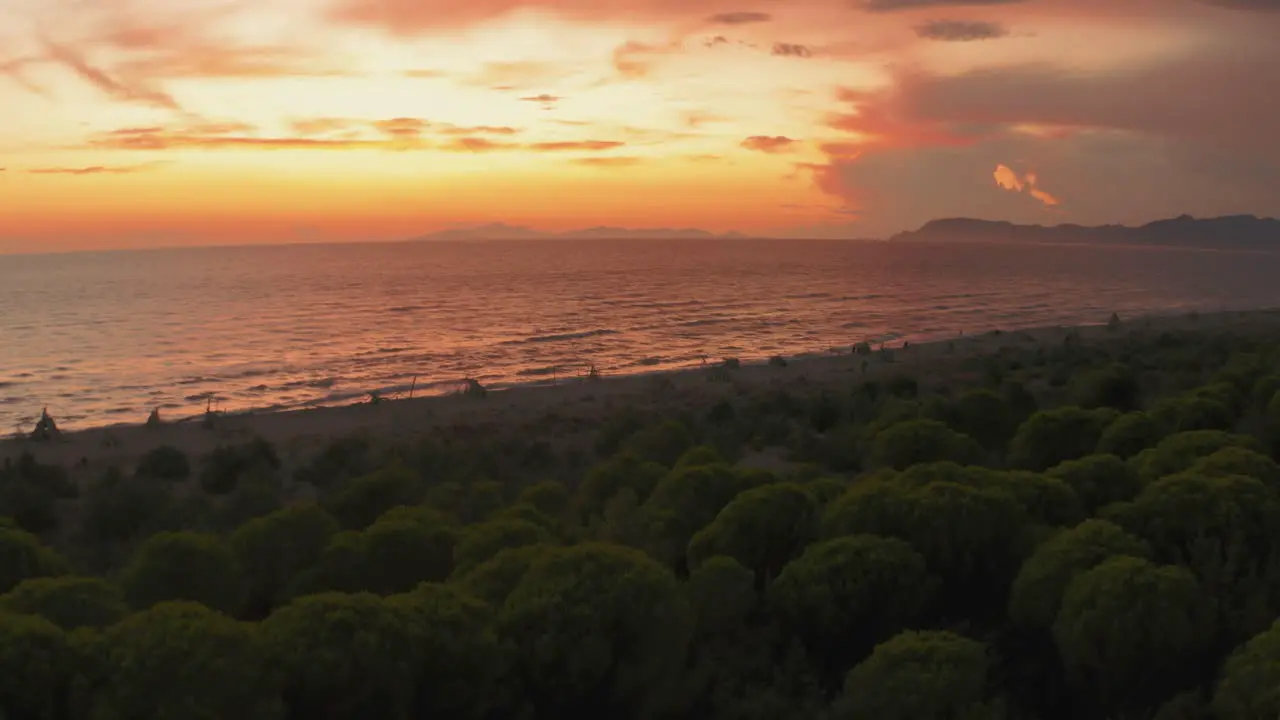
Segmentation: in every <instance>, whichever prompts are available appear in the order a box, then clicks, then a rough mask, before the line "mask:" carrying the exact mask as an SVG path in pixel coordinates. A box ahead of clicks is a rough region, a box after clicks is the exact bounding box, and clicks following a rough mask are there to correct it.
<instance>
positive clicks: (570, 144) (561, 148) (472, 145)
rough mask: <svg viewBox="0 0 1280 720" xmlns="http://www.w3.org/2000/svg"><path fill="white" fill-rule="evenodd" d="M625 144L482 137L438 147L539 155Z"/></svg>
mask: <svg viewBox="0 0 1280 720" xmlns="http://www.w3.org/2000/svg"><path fill="white" fill-rule="evenodd" d="M624 144H625V143H621V142H617V141H612V140H561V141H555V142H535V143H525V144H522V143H510V142H499V141H495V140H490V139H488V138H483V137H460V138H456V139H454V140H451V141H450V142H449V143H447V144H445V145H442V146H440V149H442V150H449V151H453V152H476V153H481V152H497V151H504V150H507V151H510V150H527V151H532V152H540V153H554V152H575V151H584V150H612V149H613V148H618V147H622V146H623V145H624Z"/></svg>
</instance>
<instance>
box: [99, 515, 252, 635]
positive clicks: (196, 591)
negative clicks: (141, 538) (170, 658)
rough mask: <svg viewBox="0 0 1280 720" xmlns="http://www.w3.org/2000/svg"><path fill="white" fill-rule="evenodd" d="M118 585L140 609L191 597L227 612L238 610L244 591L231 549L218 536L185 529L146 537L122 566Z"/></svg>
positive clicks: (190, 598) (132, 604)
mask: <svg viewBox="0 0 1280 720" xmlns="http://www.w3.org/2000/svg"><path fill="white" fill-rule="evenodd" d="M120 585H121V587H122V588H123V589H124V593H125V597H126V598H127V599H128V601H129V604H130V605H131V606H133V607H134V608H135V609H138V610H145V609H147V608H149V607H151V606H153V605H155V604H156V603H161V602H166V601H170V600H190V601H192V602H198V603H200V604H202V605H204V606H206V607H209V608H212V609H214V610H217V611H219V612H224V613H227V614H230V615H234V614H235V613H237V612H238V611H239V610H240V606H241V603H242V602H243V601H244V590H245V587H244V577H243V576H242V574H241V570H240V565H239V563H237V562H236V559H235V556H234V555H233V554H232V552H231V549H230V547H228V546H227V544H226V543H225V542H223V541H222V540H221V539H220V538H218V537H217V536H214V535H202V534H198V533H189V532H174V533H159V534H156V535H152V536H151V537H150V538H148V539H147V541H146V542H145V543H143V544H142V546H141V547H140V548H138V551H137V553H136V554H135V555H134V557H133V560H132V562H130V563H129V565H128V567H126V568H125V569H124V572H123V574H122V575H121V578H120Z"/></svg>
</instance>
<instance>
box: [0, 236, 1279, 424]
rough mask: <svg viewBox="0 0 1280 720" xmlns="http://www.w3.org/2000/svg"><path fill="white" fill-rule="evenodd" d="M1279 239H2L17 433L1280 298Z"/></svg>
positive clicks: (0, 312) (2, 348) (5, 414)
mask: <svg viewBox="0 0 1280 720" xmlns="http://www.w3.org/2000/svg"><path fill="white" fill-rule="evenodd" d="M1276 278H1280V253H1277V254H1259V253H1232V252H1221V251H1196V250H1174V249H1152V248H1115V247H1112V248H1100V247H1080V246H1025V245H1023V246H1016V245H997V244H963V245H935V244H927V245H926V244H887V243H881V242H850V241H817V240H732V241H730V240H726V241H696V242H693V241H676V240H672V241H665V240H664V241H655V240H636V241H631V240H616V241H600V240H591V241H576V240H572V241H565V240H550V241H493V242H459V243H418V244H409V243H387V244H373V245H369V244H363V245H309V246H288V247H283V246H282V247H240V248H199V249H175V250H156V251H134V252H112V253H85V254H71V255H44V256H35V255H31V256H7V257H6V256H0V433H3V434H7V433H8V432H10V431H11V430H16V429H19V428H25V429H29V428H30V425H31V423H32V422H33V421H34V418H35V416H36V415H38V414H39V412H40V409H41V408H42V407H45V406H47V407H48V408H49V411H50V413H51V414H53V416H54V417H55V418H57V419H58V420H59V423H60V425H61V426H62V427H63V428H64V429H75V428H85V427H93V426H101V425H112V424H118V423H141V422H143V421H144V420H145V419H146V417H147V415H148V413H149V412H150V411H151V409H152V408H156V407H158V408H160V410H161V413H162V415H163V416H164V417H166V418H169V419H173V418H178V417H187V416H194V415H198V414H199V413H201V412H202V411H203V410H204V409H205V407H206V404H207V403H209V402H212V403H213V404H214V405H215V406H217V407H219V408H221V409H223V410H228V411H235V410H247V409H288V408H300V407H307V406H316V405H336V404H345V403H351V402H358V401H361V400H364V399H367V398H368V393H369V392H371V391H379V392H380V393H381V394H383V395H395V394H398V393H405V392H406V391H407V390H408V389H409V388H410V387H411V386H416V387H415V392H416V393H417V394H419V395H421V394H431V393H441V392H447V391H449V390H451V389H453V388H456V387H457V385H458V383H459V382H460V381H461V380H462V379H463V378H467V377H474V378H477V379H479V380H480V381H481V382H483V383H484V384H486V385H488V386H503V385H509V384H513V383H526V382H553V381H557V380H563V379H564V378H567V377H573V376H577V375H582V374H584V373H585V372H586V371H587V368H588V367H590V366H592V365H594V366H595V367H596V368H598V370H599V371H600V372H601V373H603V374H606V375H608V374H621V373H640V372H651V371H657V370H663V369H672V368H680V367H685V366H691V365H698V364H700V363H701V362H702V361H703V358H704V357H705V358H709V359H710V360H717V359H719V358H722V357H728V356H733V357H739V358H742V359H743V360H744V361H745V360H750V359H760V358H766V357H768V356H770V355H774V354H788V355H790V354H798V353H805V352H822V351H827V350H829V349H831V348H834V347H840V346H843V347H844V348H845V349H846V351H847V348H848V347H849V346H850V345H851V344H853V343H855V342H859V341H862V340H864V339H873V340H874V339H889V340H894V341H896V340H901V339H909V340H925V339H937V338H944V337H951V336H955V335H958V334H959V333H960V332H961V331H965V332H968V333H973V332H981V331H986V330H990V329H994V328H1003V329H1013V328H1018V327H1031V326H1038V325H1049V324H1058V323H1061V324H1077V323H1101V322H1105V321H1106V319H1107V317H1108V316H1109V315H1110V314H1111V313H1112V312H1113V311H1114V312H1118V313H1120V314H1121V316H1134V315H1138V314H1149V313H1169V312H1185V311H1189V310H1193V309H1194V310H1200V311H1213V310H1229V309H1249V308H1258V307H1276V306H1280V282H1277V280H1276Z"/></svg>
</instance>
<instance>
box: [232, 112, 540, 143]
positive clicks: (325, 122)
mask: <svg viewBox="0 0 1280 720" xmlns="http://www.w3.org/2000/svg"><path fill="white" fill-rule="evenodd" d="M288 125H289V129H290V130H292V131H293V134H294V135H301V136H304V137H314V136H317V135H334V134H341V135H342V136H343V138H344V139H353V138H357V137H359V136H360V135H361V133H363V132H364V131H365V130H372V131H373V132H375V133H377V134H378V135H382V136H388V137H392V138H399V139H402V140H407V139H416V138H419V137H422V136H423V135H428V134H430V135H447V136H453V135H515V134H517V133H519V132H520V130H519V129H518V128H513V127H509V126H506V125H469V126H468V125H454V124H452V123H439V122H431V121H428V120H424V119H423V118H413V117H401V118H390V119H386V120H360V119H356V118H338V117H316V118H297V119H293V120H290V121H289V123H288ZM253 130H254V128H253V127H252V126H242V127H240V128H238V129H235V130H230V131H229V132H252V131H253ZM214 134H218V133H214Z"/></svg>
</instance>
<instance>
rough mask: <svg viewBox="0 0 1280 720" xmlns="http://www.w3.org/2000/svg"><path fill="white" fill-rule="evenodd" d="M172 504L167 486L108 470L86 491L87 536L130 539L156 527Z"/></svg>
mask: <svg viewBox="0 0 1280 720" xmlns="http://www.w3.org/2000/svg"><path fill="white" fill-rule="evenodd" d="M172 504H173V503H172V498H171V496H170V493H169V488H168V487H166V486H164V485H161V484H158V483H154V482H150V481H145V480H140V479H135V478H125V477H123V476H122V475H121V474H120V472H119V471H118V470H114V469H112V470H108V471H107V472H106V474H104V475H103V477H102V479H101V480H100V481H99V482H98V483H96V484H95V485H94V486H92V487H91V488H90V489H89V492H88V493H87V494H86V497H85V504H84V516H83V525H82V530H83V534H84V537H85V539H86V540H88V541H89V542H90V543H93V544H100V543H124V542H128V541H130V540H133V539H136V538H138V537H140V536H142V535H144V534H146V533H147V532H149V531H150V530H152V529H153V528H154V527H156V526H157V525H158V524H159V521H160V519H161V518H162V517H164V516H165V515H166V513H168V512H169V510H170V508H171V507H172Z"/></svg>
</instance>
